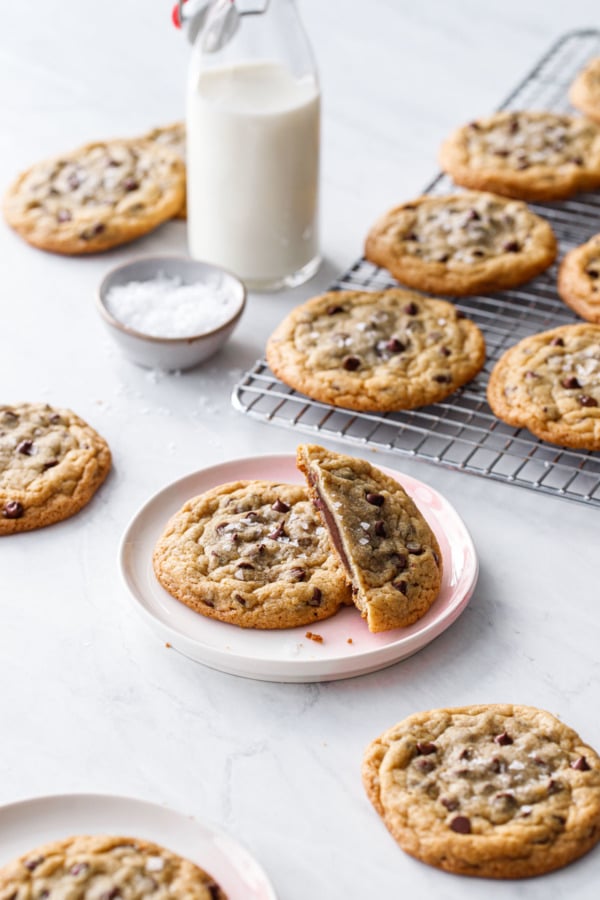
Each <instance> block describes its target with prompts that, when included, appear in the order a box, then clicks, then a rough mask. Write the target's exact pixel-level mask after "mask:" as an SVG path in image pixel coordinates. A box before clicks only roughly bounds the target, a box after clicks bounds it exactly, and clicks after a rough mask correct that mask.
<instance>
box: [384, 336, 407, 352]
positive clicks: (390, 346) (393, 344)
mask: <svg viewBox="0 0 600 900" xmlns="http://www.w3.org/2000/svg"><path fill="white" fill-rule="evenodd" d="M385 346H386V349H387V350H389V351H390V353H403V352H404V351H405V350H406V344H403V343H402V341H399V340H398V338H395V337H394V338H390V340H389V341H388V342H387V344H386V345H385Z"/></svg>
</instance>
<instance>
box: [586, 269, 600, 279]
mask: <svg viewBox="0 0 600 900" xmlns="http://www.w3.org/2000/svg"><path fill="white" fill-rule="evenodd" d="M585 271H586V273H587V274H588V275H589V276H590V278H598V276H599V275H600V272H597V271H596V269H586V270H585Z"/></svg>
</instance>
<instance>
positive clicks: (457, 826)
mask: <svg viewBox="0 0 600 900" xmlns="http://www.w3.org/2000/svg"><path fill="white" fill-rule="evenodd" d="M450 828H451V829H452V831H456V833H457V834H471V820H470V819H467V817H466V816H454V818H453V819H452V821H451V822H450Z"/></svg>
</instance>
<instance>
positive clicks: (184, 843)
mask: <svg viewBox="0 0 600 900" xmlns="http://www.w3.org/2000/svg"><path fill="white" fill-rule="evenodd" d="M75 834H115V835H122V836H123V837H137V838H143V839H145V840H148V841H154V842H155V843H157V844H161V845H162V846H163V847H166V848H167V849H168V850H172V851H174V852H175V853H178V854H179V855H180V856H185V857H187V858H188V859H190V860H192V862H195V863H197V864H198V865H199V866H201V867H202V868H203V869H206V871H207V872H209V873H210V874H211V875H212V876H213V878H215V879H216V881H218V883H219V884H220V885H221V887H222V888H223V890H224V891H225V893H226V894H227V896H228V898H229V900H277V898H276V896H275V891H274V890H273V887H272V885H271V884H270V882H269V879H268V878H267V876H266V875H265V873H264V872H263V870H262V869H261V867H260V866H259V865H258V863H257V862H256V861H255V860H254V859H253V858H252V857H251V856H250V854H249V853H248V851H247V850H245V849H244V848H243V847H242V846H240V845H239V844H238V843H237V842H236V841H234V840H232V839H231V838H230V837H228V836H227V835H226V834H223V832H221V831H220V830H219V829H217V828H214V827H212V826H210V825H205V824H203V823H202V822H198V821H197V820H196V819H194V818H193V817H192V816H185V815H182V814H181V813H177V812H173V810H170V809H166V808H165V807H162V806H156V805H155V804H153V803H147V802H145V801H144V800H133V799H130V798H127V797H112V796H107V795H103V794H62V795H56V796H53V797H36V798H34V799H32V800H22V801H20V802H18V803H11V804H9V805H8V806H2V807H0V866H3V865H5V864H6V863H8V862H10V861H11V860H12V859H14V858H15V857H17V856H20V855H21V854H23V853H27V852H28V851H29V850H33V849H34V848H35V847H37V846H39V845H40V844H45V843H48V842H50V841H55V840H60V839H61V838H66V837H70V836H71V835H75Z"/></svg>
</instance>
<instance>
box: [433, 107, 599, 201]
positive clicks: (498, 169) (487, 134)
mask: <svg viewBox="0 0 600 900" xmlns="http://www.w3.org/2000/svg"><path fill="white" fill-rule="evenodd" d="M440 164H441V166H442V169H444V171H445V172H447V173H448V174H449V175H451V176H452V178H453V179H454V181H455V182H456V183H457V184H460V185H462V186H463V187H468V188H475V189H476V190H481V191H492V192H494V193H496V194H503V195H505V196H507V197H517V198H520V199H521V200H560V199H563V198H565V197H570V196H571V195H572V194H574V193H576V192H577V191H587V190H593V189H594V188H597V187H600V128H599V127H598V126H597V125H595V124H594V123H593V122H590V121H589V120H587V119H583V118H582V117H581V116H566V115H558V114H556V113H551V112H529V111H519V112H499V113H495V114H494V115H492V116H488V117H487V118H485V119H477V120H476V121H474V122H470V123H469V124H468V125H463V126H462V128H458V129H457V130H456V131H455V132H454V133H453V134H452V135H451V136H450V137H449V138H448V139H447V140H446V141H445V142H444V144H443V145H442V148H441V150H440Z"/></svg>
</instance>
